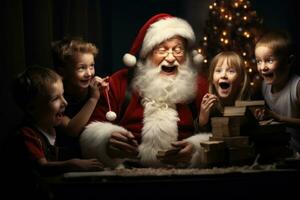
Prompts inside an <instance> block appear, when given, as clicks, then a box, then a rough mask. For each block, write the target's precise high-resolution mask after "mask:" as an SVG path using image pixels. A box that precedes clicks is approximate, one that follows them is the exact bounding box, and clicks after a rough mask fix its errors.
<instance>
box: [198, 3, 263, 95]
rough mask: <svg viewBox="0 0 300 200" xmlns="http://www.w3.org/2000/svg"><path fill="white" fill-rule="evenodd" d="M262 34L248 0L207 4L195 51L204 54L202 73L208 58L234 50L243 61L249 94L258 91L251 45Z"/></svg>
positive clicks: (252, 46) (206, 65) (258, 81)
mask: <svg viewBox="0 0 300 200" xmlns="http://www.w3.org/2000/svg"><path fill="white" fill-rule="evenodd" d="M261 33H262V19H261V18H259V17H258V16H257V13H256V11H255V10H253V8H252V7H251V2H250V1H249V0H216V1H214V2H213V3H212V4H211V5H209V18H208V20H207V21H206V27H205V29H204V36H203V38H202V40H201V45H200V48H199V49H198V51H199V53H201V54H202V55H203V56H204V66H203V69H204V72H207V70H208V68H209V67H208V66H209V64H210V61H211V59H212V58H213V57H214V56H215V55H217V54H218V53H219V52H221V51H235V52H236V53H238V54H239V55H240V56H241V57H242V58H243V59H244V62H245V67H246V70H247V72H248V75H249V78H250V85H251V90H252V92H253V93H255V91H257V90H258V87H259V85H260V81H261V80H260V77H259V74H258V72H257V68H256V61H255V56H254V47H255V43H256V41H257V39H258V38H259V37H260V35H261Z"/></svg>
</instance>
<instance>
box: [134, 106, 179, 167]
mask: <svg viewBox="0 0 300 200" xmlns="http://www.w3.org/2000/svg"><path fill="white" fill-rule="evenodd" d="M144 105H145V109H144V119H143V122H144V126H143V129H142V141H141V144H140V146H139V157H140V159H141V163H142V164H143V165H145V166H148V167H163V166H165V164H162V163H160V162H159V161H158V160H157V158H156V155H157V152H158V151H160V150H167V149H170V148H171V147H172V145H171V143H172V142H175V141H177V136H178V127H177V122H178V121H179V118H178V113H177V111H176V110H175V109H174V108H170V107H169V106H167V105H166V104H161V103H157V102H154V101H150V102H147V103H145V104H144Z"/></svg>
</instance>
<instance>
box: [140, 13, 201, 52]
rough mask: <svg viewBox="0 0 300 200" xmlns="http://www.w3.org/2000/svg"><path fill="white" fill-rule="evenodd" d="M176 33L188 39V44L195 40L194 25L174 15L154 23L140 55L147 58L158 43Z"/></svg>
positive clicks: (147, 34)
mask: <svg viewBox="0 0 300 200" xmlns="http://www.w3.org/2000/svg"><path fill="white" fill-rule="evenodd" d="M176 35H179V36H181V37H183V38H185V39H187V40H188V45H192V44H193V43H194V42H195V34H194V31H193V29H192V27H191V26H190V25H189V23H187V22H186V21H185V20H183V19H180V18H177V17H172V18H166V19H161V20H159V21H157V22H155V23H153V24H152V25H151V26H150V27H149V28H148V30H147V33H146V35H145V37H144V41H143V46H142V48H141V53H140V56H141V57H142V58H145V57H146V55H147V54H148V53H149V52H150V51H151V50H152V49H153V48H154V47H155V46H156V45H158V44H160V43H161V42H163V41H165V40H167V39H170V38H172V37H173V36H176Z"/></svg>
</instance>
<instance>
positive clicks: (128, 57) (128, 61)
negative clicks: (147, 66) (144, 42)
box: [123, 53, 136, 67]
mask: <svg viewBox="0 0 300 200" xmlns="http://www.w3.org/2000/svg"><path fill="white" fill-rule="evenodd" d="M123 63H124V64H125V65H126V66H128V67H133V66H135V64H136V57H135V56H134V55H132V54H129V53H126V54H125V55H124V56H123Z"/></svg>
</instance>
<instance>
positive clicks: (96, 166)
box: [68, 158, 104, 171]
mask: <svg viewBox="0 0 300 200" xmlns="http://www.w3.org/2000/svg"><path fill="white" fill-rule="evenodd" d="M68 163H69V164H70V167H71V169H73V170H79V171H100V170H103V169H104V166H103V164H102V163H100V162H99V161H98V160H97V159H77V158H75V159H71V160H69V161H68Z"/></svg>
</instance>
